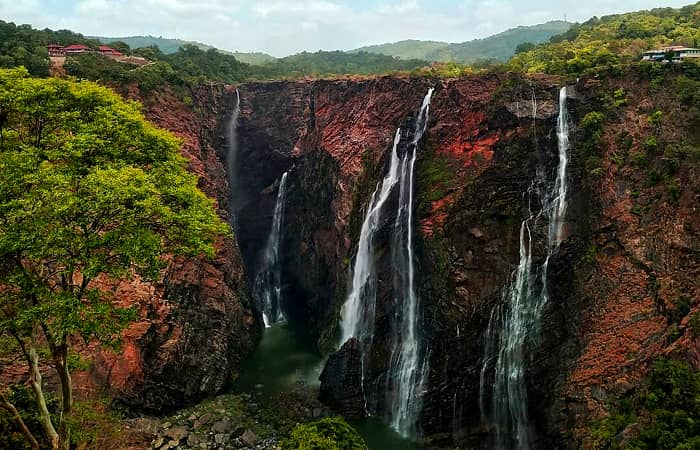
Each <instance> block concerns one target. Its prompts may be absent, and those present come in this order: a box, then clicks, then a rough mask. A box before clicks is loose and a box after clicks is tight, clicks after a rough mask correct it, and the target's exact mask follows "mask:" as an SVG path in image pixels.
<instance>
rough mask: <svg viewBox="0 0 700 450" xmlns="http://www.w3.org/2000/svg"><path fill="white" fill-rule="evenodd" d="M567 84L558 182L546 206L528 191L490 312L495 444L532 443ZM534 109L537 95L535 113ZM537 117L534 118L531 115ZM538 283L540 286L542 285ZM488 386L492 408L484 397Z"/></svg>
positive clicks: (521, 448) (562, 187)
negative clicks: (537, 251)
mask: <svg viewBox="0 0 700 450" xmlns="http://www.w3.org/2000/svg"><path fill="white" fill-rule="evenodd" d="M566 99H567V92H566V87H563V88H561V90H560V93H559V117H558V119H557V138H558V153H559V160H558V165H557V172H556V177H555V180H554V183H549V185H550V187H549V188H548V189H546V190H545V192H542V193H539V194H540V195H539V198H541V199H542V205H543V206H542V208H541V210H540V211H538V212H533V209H532V201H531V200H532V197H533V195H535V194H536V191H537V189H536V184H537V183H536V182H534V183H533V184H532V185H531V186H530V188H529V189H528V191H527V192H526V193H525V195H524V197H525V198H526V201H527V203H528V216H527V217H526V218H525V220H523V222H522V223H521V225H520V246H519V249H520V250H519V253H520V259H519V263H518V267H517V269H516V270H515V272H514V273H513V276H512V278H511V282H510V284H509V285H508V287H507V289H505V290H504V293H503V297H504V298H503V302H501V303H500V304H498V305H496V307H494V309H493V310H492V312H491V318H490V321H489V325H488V329H487V331H486V335H485V346H484V361H483V365H482V369H481V377H480V381H481V383H480V404H479V406H480V409H481V415H482V417H483V418H484V419H485V420H486V421H488V422H490V423H491V424H492V425H493V427H494V446H495V448H497V449H518V450H527V449H530V448H532V436H531V431H530V423H529V418H528V401H527V386H526V379H525V375H526V364H527V358H528V355H529V352H531V350H532V348H534V347H535V346H536V345H537V344H538V339H539V327H540V317H541V315H542V310H543V307H544V305H545V304H546V303H547V301H548V300H549V292H548V287H547V268H548V264H549V259H550V257H551V256H552V254H553V253H554V252H555V251H556V250H557V248H558V247H559V244H560V243H561V241H562V233H563V223H564V216H565V213H566V204H567V203H566V194H567V165H568V151H569V125H568V113H567V106H566ZM535 113H536V106H535V100H534V97H533V115H535ZM533 120H534V119H533ZM542 216H545V217H546V219H547V221H548V227H547V256H546V258H545V261H544V263H542V265H541V267H539V268H538V269H537V270H535V269H533V256H532V247H533V243H532V229H531V227H532V225H533V224H534V223H535V222H537V220H538V219H539V218H540V217H542ZM538 286H539V288H538ZM490 370H492V371H493V383H492V385H491V386H488V385H487V372H488V371H490ZM489 388H490V394H491V409H490V411H488V410H487V407H486V405H485V400H484V399H485V397H486V395H487V390H489Z"/></svg>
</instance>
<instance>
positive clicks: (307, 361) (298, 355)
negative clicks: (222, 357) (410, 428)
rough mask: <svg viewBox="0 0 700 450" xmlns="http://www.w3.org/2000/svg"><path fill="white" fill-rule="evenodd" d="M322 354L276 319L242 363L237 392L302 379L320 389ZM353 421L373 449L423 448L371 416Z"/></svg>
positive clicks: (266, 391)
mask: <svg viewBox="0 0 700 450" xmlns="http://www.w3.org/2000/svg"><path fill="white" fill-rule="evenodd" d="M323 363H324V359H323V357H322V356H321V355H320V354H319V353H318V352H317V351H316V350H315V346H314V343H313V341H312V340H311V339H309V338H308V337H307V336H305V335H304V334H303V333H302V332H300V331H299V330H295V329H294V328H293V327H291V326H290V325H289V324H288V323H286V322H281V323H276V324H274V325H272V326H271V327H269V328H266V329H265V331H264V332H263V337H262V339H261V341H260V344H259V345H258V347H257V348H256V350H255V352H254V353H253V355H252V356H251V357H250V359H249V360H248V361H247V362H246V363H245V364H244V365H243V368H242V369H241V373H240V376H239V377H238V379H237V380H236V382H235V384H234V390H235V391H237V392H242V393H243V392H247V393H252V392H260V393H261V395H263V396H266V395H274V394H278V393H280V392H284V391H285V390H288V389H290V388H291V387H292V385H294V384H295V383H297V382H299V381H302V382H304V383H305V384H306V385H307V386H310V387H312V388H315V389H318V386H319V381H318V377H319V375H320V374H321V371H322V370H323ZM351 425H352V426H353V427H354V428H355V429H356V430H357V431H358V433H360V435H361V436H362V437H363V438H364V439H365V442H367V445H368V446H369V448H370V449H371V450H421V449H422V447H421V446H420V445H419V444H417V443H416V442H413V441H410V440H407V439H404V438H402V437H401V436H400V435H399V434H397V433H396V432H394V430H392V429H391V428H390V427H389V426H388V425H387V424H385V423H383V422H382V421H380V420H378V419H375V418H369V419H366V420H362V421H354V422H352V423H351Z"/></svg>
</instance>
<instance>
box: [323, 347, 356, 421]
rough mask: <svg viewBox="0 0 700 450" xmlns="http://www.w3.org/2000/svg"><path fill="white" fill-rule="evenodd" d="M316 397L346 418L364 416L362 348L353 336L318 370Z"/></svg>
mask: <svg viewBox="0 0 700 450" xmlns="http://www.w3.org/2000/svg"><path fill="white" fill-rule="evenodd" d="M320 379H321V389H320V393H319V399H320V400H321V401H322V402H323V403H325V404H326V405H328V407H330V408H331V409H332V410H333V411H335V412H336V413H338V414H340V415H342V416H343V417H346V418H348V419H357V418H362V417H364V416H365V400H364V393H363V389H362V350H361V349H360V342H359V341H358V340H357V339H356V338H352V339H350V340H348V341H347V342H346V343H345V344H344V345H343V346H342V347H341V349H340V350H339V351H337V352H335V353H333V354H332V355H331V356H330V357H329V358H328V362H327V363H326V367H325V368H324V369H323V372H321V377H320Z"/></svg>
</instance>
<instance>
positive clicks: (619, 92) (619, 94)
mask: <svg viewBox="0 0 700 450" xmlns="http://www.w3.org/2000/svg"><path fill="white" fill-rule="evenodd" d="M613 98H614V99H615V107H616V108H619V107H621V106H624V105H626V104H627V92H625V90H624V89H622V88H620V89H615V92H614V93H613Z"/></svg>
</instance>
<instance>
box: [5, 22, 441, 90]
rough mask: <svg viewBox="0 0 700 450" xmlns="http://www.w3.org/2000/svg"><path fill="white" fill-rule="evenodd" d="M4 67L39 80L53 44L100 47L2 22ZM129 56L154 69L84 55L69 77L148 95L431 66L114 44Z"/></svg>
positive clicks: (369, 58) (374, 58) (374, 57)
mask: <svg viewBox="0 0 700 450" xmlns="http://www.w3.org/2000/svg"><path fill="white" fill-rule="evenodd" d="M0 39H1V40H0V67H7V68H10V67H17V66H25V67H26V68H27V70H29V72H30V74H32V75H34V76H48V75H49V59H48V53H47V51H46V48H45V46H46V45H47V44H48V43H59V44H64V45H67V44H85V45H88V46H90V47H92V48H96V47H97V46H98V45H99V44H100V42H99V41H97V40H93V39H89V38H86V37H85V36H83V35H81V34H77V33H73V32H71V31H65V30H62V31H51V30H48V29H47V30H36V29H34V28H32V27H31V26H29V25H20V26H16V25H15V24H13V23H5V22H1V21H0ZM112 45H115V46H117V47H118V48H119V50H121V51H123V52H124V53H126V54H133V55H137V56H141V57H144V58H146V59H148V60H149V61H151V62H153V64H149V65H146V66H134V65H131V64H128V63H124V62H120V61H116V60H113V59H109V58H104V57H101V56H100V55H96V54H84V55H76V56H71V57H68V58H67V60H66V63H65V69H66V73H67V74H68V75H72V76H76V77H78V78H85V79H89V80H95V81H103V82H116V83H131V82H136V83H138V84H139V86H140V87H141V89H142V90H143V89H146V90H149V89H151V88H153V87H156V86H158V85H160V84H162V83H170V84H174V85H186V84H196V83H199V82H202V81H215V82H222V83H232V84H236V83H241V82H244V81H249V80H265V79H280V78H300V77H306V76H314V77H320V76H337V75H352V74H360V75H371V74H386V73H392V72H396V71H410V70H413V69H416V68H419V67H423V66H425V65H427V64H428V63H427V62H425V61H421V60H401V59H398V58H395V57H392V56H386V55H378V54H371V53H366V52H360V53H352V54H351V53H345V52H340V51H334V52H323V51H319V52H316V53H307V52H303V53H299V54H297V55H292V56H288V57H286V58H280V59H276V60H273V61H271V62H268V63H266V64H262V65H251V64H246V63H244V62H242V61H240V60H239V59H238V58H236V57H235V56H234V55H233V54H227V53H223V52H221V51H219V50H217V49H215V48H213V47H211V48H209V49H208V50H203V49H201V48H200V47H199V46H197V45H195V44H184V45H182V46H181V47H179V48H178V49H177V51H175V52H173V53H165V52H163V51H161V49H160V48H159V47H157V46H150V47H142V48H137V49H131V48H130V46H129V45H128V43H125V42H120V41H115V42H114V43H112Z"/></svg>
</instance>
